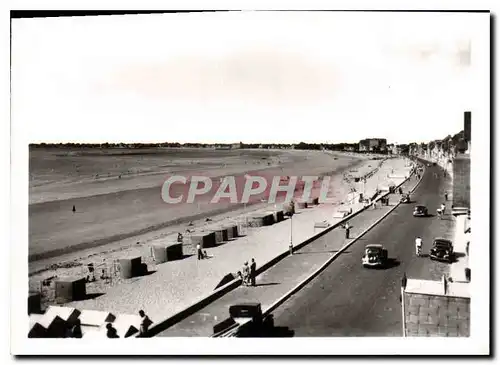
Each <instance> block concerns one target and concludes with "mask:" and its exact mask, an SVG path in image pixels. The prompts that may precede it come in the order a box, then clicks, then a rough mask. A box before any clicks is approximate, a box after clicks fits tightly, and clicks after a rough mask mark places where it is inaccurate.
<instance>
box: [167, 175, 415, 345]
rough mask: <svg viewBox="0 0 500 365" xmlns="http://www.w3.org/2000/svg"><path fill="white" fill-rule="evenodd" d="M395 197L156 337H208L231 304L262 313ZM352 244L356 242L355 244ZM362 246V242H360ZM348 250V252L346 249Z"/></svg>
mask: <svg viewBox="0 0 500 365" xmlns="http://www.w3.org/2000/svg"><path fill="white" fill-rule="evenodd" d="M417 182H418V181H416V180H413V179H411V180H409V181H408V182H406V183H405V184H404V185H403V189H405V190H409V189H411V188H412V187H413V186H415V185H416V184H417ZM399 199H400V195H399V194H391V195H389V206H382V207H379V208H377V209H367V210H365V211H364V212H363V213H361V214H359V215H357V216H356V217H354V218H352V219H351V220H350V221H349V223H350V225H351V226H352V229H351V238H350V239H346V238H345V230H343V229H341V228H336V229H334V230H332V231H331V232H329V233H327V234H326V235H324V236H322V237H320V238H318V239H317V240H315V241H314V242H312V243H310V244H308V245H306V246H304V247H303V248H301V249H299V250H297V251H296V252H295V253H294V254H293V256H288V257H286V258H285V259H283V260H282V261H280V262H279V263H278V264H276V265H275V266H273V267H271V268H270V269H268V270H267V271H265V272H263V273H262V274H260V275H258V276H257V279H256V282H257V286H256V287H245V286H240V287H238V288H237V289H235V290H233V291H231V292H229V293H227V294H226V295H224V296H223V297H221V298H220V299H218V300H216V301H215V302H213V303H211V304H209V305H208V306H207V307H205V308H203V309H202V310H200V311H199V312H197V313H194V314H192V315H191V316H189V317H187V318H186V319H185V320H183V321H181V322H179V323H177V324H175V325H174V326H172V327H170V328H168V329H167V330H165V331H163V332H162V333H160V334H159V335H158V336H160V337H192V336H196V337H210V336H211V335H212V334H213V326H214V325H215V324H217V323H219V322H221V321H222V320H224V319H226V318H227V317H228V316H229V312H228V308H229V306H230V305H232V304H235V303H238V302H239V303H245V302H259V303H261V307H262V311H263V312H265V311H266V310H267V309H268V308H270V307H271V306H272V304H273V303H274V302H276V301H277V300H278V299H279V298H281V297H282V296H283V295H285V294H286V293H288V292H289V291H290V290H291V289H293V288H294V287H295V286H297V285H298V284H299V283H301V282H302V281H304V280H305V279H306V278H308V277H309V276H310V275H311V274H312V273H314V272H315V271H316V270H318V268H320V267H321V266H322V265H323V264H324V263H325V262H326V261H327V260H328V259H329V258H331V257H332V255H333V254H335V253H336V252H338V251H339V250H340V249H341V248H342V247H343V246H344V245H346V244H347V243H349V242H352V241H353V240H354V239H355V237H357V236H358V235H359V234H361V233H362V232H363V231H365V230H366V229H367V228H368V227H369V226H370V225H372V224H373V223H374V222H376V221H377V220H378V219H379V218H380V217H382V216H383V215H384V214H385V213H387V212H388V211H390V210H391V209H392V208H393V207H394V205H396V204H397V203H398V202H399ZM355 244H356V243H355ZM360 244H362V243H360ZM348 251H349V249H348Z"/></svg>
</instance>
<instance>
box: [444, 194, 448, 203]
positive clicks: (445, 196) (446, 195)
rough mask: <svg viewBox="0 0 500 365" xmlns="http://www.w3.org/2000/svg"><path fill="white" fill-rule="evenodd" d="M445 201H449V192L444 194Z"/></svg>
mask: <svg viewBox="0 0 500 365" xmlns="http://www.w3.org/2000/svg"><path fill="white" fill-rule="evenodd" d="M444 200H445V201H448V192H445V193H444Z"/></svg>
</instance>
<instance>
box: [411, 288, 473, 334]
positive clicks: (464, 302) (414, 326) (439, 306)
mask: <svg viewBox="0 0 500 365" xmlns="http://www.w3.org/2000/svg"><path fill="white" fill-rule="evenodd" d="M404 301H405V303H404V307H405V313H404V320H405V331H406V333H405V336H409V337H415V336H418V337H432V336H440V337H468V336H469V335H470V298H460V297H451V296H444V295H431V294H415V293H404Z"/></svg>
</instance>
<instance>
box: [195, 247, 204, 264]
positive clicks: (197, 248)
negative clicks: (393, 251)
mask: <svg viewBox="0 0 500 365" xmlns="http://www.w3.org/2000/svg"><path fill="white" fill-rule="evenodd" d="M196 251H198V260H202V259H203V252H202V251H201V245H200V244H199V243H198V244H196Z"/></svg>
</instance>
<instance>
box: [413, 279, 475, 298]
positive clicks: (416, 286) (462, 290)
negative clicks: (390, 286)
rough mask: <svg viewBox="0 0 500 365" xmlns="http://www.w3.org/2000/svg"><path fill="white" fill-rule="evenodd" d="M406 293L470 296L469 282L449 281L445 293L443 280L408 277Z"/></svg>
mask: <svg viewBox="0 0 500 365" xmlns="http://www.w3.org/2000/svg"><path fill="white" fill-rule="evenodd" d="M405 293H413V294H429V295H442V296H449V297H459V298H470V291H469V283H463V282H447V287H446V293H445V290H444V284H443V281H441V280H421V279H408V280H407V282H406V288H405Z"/></svg>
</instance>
